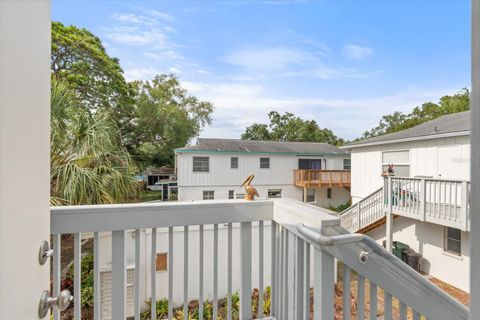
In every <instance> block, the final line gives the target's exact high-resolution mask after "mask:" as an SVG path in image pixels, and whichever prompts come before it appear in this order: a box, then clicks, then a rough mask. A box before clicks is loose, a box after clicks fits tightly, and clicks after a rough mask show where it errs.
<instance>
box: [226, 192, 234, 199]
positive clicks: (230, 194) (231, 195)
mask: <svg viewBox="0 0 480 320" xmlns="http://www.w3.org/2000/svg"><path fill="white" fill-rule="evenodd" d="M228 199H230V200H232V199H235V190H228Z"/></svg>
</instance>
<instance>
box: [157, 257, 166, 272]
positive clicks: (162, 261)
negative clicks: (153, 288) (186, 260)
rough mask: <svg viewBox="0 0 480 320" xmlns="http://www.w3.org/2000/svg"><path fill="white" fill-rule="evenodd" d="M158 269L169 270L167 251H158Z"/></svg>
mask: <svg viewBox="0 0 480 320" xmlns="http://www.w3.org/2000/svg"><path fill="white" fill-rule="evenodd" d="M156 270H157V271H167V253H157V260H156Z"/></svg>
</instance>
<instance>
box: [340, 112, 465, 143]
mask: <svg viewBox="0 0 480 320" xmlns="http://www.w3.org/2000/svg"><path fill="white" fill-rule="evenodd" d="M469 133H470V111H464V112H458V113H452V114H448V115H445V116H441V117H439V118H437V119H434V120H431V121H427V122H424V123H422V124H419V125H417V126H415V127H412V128H409V129H405V130H402V131H398V132H393V133H389V134H385V135H382V136H378V137H373V138H369V139H364V140H360V141H356V142H352V143H349V144H346V145H345V146H343V148H346V149H349V148H356V147H363V146H371V145H378V144H387V143H395V142H403V141H414V140H425V139H435V138H441V137H448V136H459V135H468V134H469Z"/></svg>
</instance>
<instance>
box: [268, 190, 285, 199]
mask: <svg viewBox="0 0 480 320" xmlns="http://www.w3.org/2000/svg"><path fill="white" fill-rule="evenodd" d="M268 197H269V198H281V197H282V189H268Z"/></svg>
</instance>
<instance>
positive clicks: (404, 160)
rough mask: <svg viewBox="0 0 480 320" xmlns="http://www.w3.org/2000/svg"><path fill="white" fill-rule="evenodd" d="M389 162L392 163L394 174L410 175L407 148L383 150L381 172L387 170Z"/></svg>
mask: <svg viewBox="0 0 480 320" xmlns="http://www.w3.org/2000/svg"><path fill="white" fill-rule="evenodd" d="M389 164H393V171H394V174H395V175H396V176H400V177H409V176H410V152H409V151H408V150H401V151H387V152H383V153H382V172H385V171H387V170H388V165H389Z"/></svg>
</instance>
